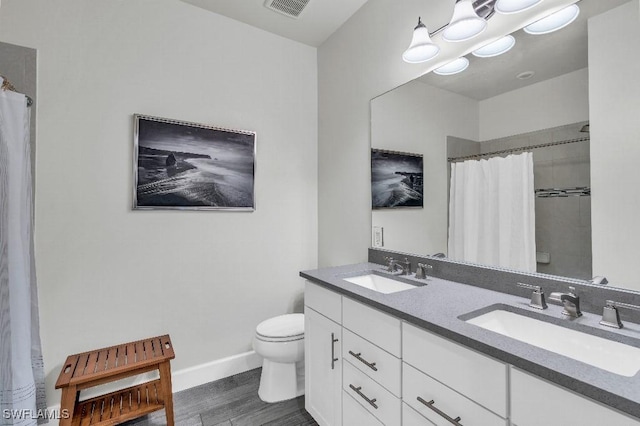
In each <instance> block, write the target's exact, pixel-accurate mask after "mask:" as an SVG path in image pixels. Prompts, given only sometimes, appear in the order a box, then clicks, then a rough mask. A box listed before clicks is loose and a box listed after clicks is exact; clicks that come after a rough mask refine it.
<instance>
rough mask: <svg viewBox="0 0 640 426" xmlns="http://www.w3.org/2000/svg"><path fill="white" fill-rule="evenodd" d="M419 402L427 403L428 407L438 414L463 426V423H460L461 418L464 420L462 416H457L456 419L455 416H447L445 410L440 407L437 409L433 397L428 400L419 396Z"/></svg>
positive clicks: (452, 422)
mask: <svg viewBox="0 0 640 426" xmlns="http://www.w3.org/2000/svg"><path fill="white" fill-rule="evenodd" d="M418 402H420V403H422V404H424V405H426V406H427V407H428V408H430V409H431V410H433V411H435V412H436V413H437V414H438V415H440V416H441V417H443V418H445V419H446V420H447V421H448V422H449V423H451V424H453V425H457V426H462V423H460V420H462V419H461V418H460V416H458V417H456V418H455V419H454V418H453V417H449V416H447V414H446V413H444V412H443V411H440V410H439V409H437V408H436V407H435V405H434V404H435V401H434V400H433V399H432V400H431V401H429V402H427V401H425V400H424V399H422V398H420V397H418Z"/></svg>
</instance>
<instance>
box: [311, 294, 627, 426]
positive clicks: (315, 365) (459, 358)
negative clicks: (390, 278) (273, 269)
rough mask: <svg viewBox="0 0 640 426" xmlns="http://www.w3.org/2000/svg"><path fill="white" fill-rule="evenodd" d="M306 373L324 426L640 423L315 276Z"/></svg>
mask: <svg viewBox="0 0 640 426" xmlns="http://www.w3.org/2000/svg"><path fill="white" fill-rule="evenodd" d="M305 374H306V378H305V380H306V381H305V391H306V397H305V398H306V400H305V408H306V409H307V411H308V412H309V413H310V414H311V415H312V416H313V418H314V419H315V420H316V421H317V422H318V423H319V424H320V425H321V426H342V425H344V426H360V425H367V426H369V425H371V426H381V425H382V426H396V425H397V426H399V425H402V426H418V425H426V426H431V425H436V426H448V425H451V424H461V425H479V426H493V425H495V426H509V425H512V426H540V425H550V426H555V425H581V426H591V425H593V426H601V425H615V426H640V420H638V419H635V418H631V417H629V416H627V415H625V414H622V413H620V412H618V411H615V410H614V409H611V408H609V407H606V406H604V405H602V404H600V403H598V402H596V401H593V400H591V399H588V398H585V397H583V396H581V395H578V394H576V393H574V392H572V391H569V390H567V389H565V388H562V387H559V386H557V385H555V384H552V383H550V382H547V381H545V380H542V379H540V378H538V377H535V376H532V375H530V374H528V373H524V372H523V371H521V370H518V369H517V368H515V367H513V366H510V365H508V364H505V363H503V362H500V361H497V360H495V359H493V358H491V357H489V356H487V355H485V354H482V353H479V352H476V351H475V350H472V349H469V348H467V347H465V346H463V345H460V344H458V343H455V342H453V341H450V340H448V339H446V338H443V337H440V336H438V335H436V334H434V333H431V332H429V331H426V330H424V329H422V328H420V327H416V326H414V325H412V324H409V323H407V322H405V321H402V320H400V319H399V318H396V317H394V316H392V315H389V314H387V313H385V312H382V311H380V310H377V309H374V308H372V307H370V306H368V305H365V304H362V303H359V302H356V301H354V300H352V299H350V298H348V297H343V296H341V295H340V294H338V293H336V292H333V291H331V290H328V289H326V288H324V287H321V286H318V285H315V284H313V283H310V282H307V284H306V287H305ZM458 418H459V420H456V419H458Z"/></svg>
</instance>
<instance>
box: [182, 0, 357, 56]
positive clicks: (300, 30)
mask: <svg viewBox="0 0 640 426" xmlns="http://www.w3.org/2000/svg"><path fill="white" fill-rule="evenodd" d="M182 1H183V2H185V3H189V4H192V5H194V6H198V7H201V8H202V9H205V10H208V11H211V12H214V13H217V14H220V15H224V16H227V17H229V18H232V19H235V20H236V21H240V22H244V23H246V24H249V25H251V26H254V27H257V28H261V29H263V30H265V31H268V32H270V33H274V34H278V35H280V36H282V37H286V38H289V39H291V40H295V41H299V42H300V43H304V44H308V45H310V46H314V47H318V46H320V45H321V44H322V43H324V41H325V40H326V39H327V38H329V36H330V35H331V34H333V33H334V32H335V31H336V30H337V29H338V28H340V26H342V24H344V23H345V22H346V21H347V20H348V19H349V18H350V17H351V16H352V15H353V14H354V13H356V11H357V10H358V9H360V7H361V6H362V5H363V4H365V3H366V2H367V0H310V1H309V3H308V4H307V6H306V7H305V9H304V10H303V11H302V13H301V14H300V16H299V17H298V18H290V17H288V16H285V15H282V14H280V13H278V12H274V11H273V10H271V9H267V8H266V7H265V6H264V3H265V0H182Z"/></svg>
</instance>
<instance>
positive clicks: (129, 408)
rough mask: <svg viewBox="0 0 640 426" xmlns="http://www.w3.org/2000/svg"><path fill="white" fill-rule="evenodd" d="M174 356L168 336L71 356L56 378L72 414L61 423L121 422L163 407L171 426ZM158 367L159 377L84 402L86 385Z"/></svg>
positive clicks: (63, 403)
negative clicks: (81, 394) (81, 398)
mask: <svg viewBox="0 0 640 426" xmlns="http://www.w3.org/2000/svg"><path fill="white" fill-rule="evenodd" d="M174 358H175V354H174V352H173V345H172V344H171V339H170V338H169V335H164V336H158V337H153V338H150V339H144V340H139V341H137V342H131V343H125V344H122V345H118V346H111V347H108V348H103V349H97V350H95V351H90V352H83V353H79V354H75V355H71V356H69V357H67V360H66V362H65V363H64V365H63V366H62V371H61V372H60V376H59V377H58V381H57V382H56V389H62V399H61V403H60V409H61V410H67V412H68V414H69V416H68V418H63V419H61V420H60V426H71V425H72V426H85V425H100V426H106V425H117V424H120V423H122V422H125V421H127V420H131V419H135V418H137V417H140V416H143V415H145V414H148V413H151V412H153V411H156V410H161V409H163V408H164V409H165V413H166V416H167V425H168V426H173V424H174V423H173V397H172V393H171V366H170V364H169V362H170V361H171V360H172V359H174ZM154 370H158V372H159V373H160V378H159V379H158V380H152V381H150V382H147V383H144V384H141V385H137V386H132V387H130V388H127V389H122V390H119V391H117V392H112V393H109V394H106V395H102V396H100V397H97V398H91V399H88V400H86V401H80V391H81V390H83V389H87V388H90V387H93V386H98V385H102V384H105V383H109V382H113V381H116V380H121V379H124V378H126V377H130V376H134V375H137V374H142V373H146V372H149V371H154ZM61 412H62V413H64V411H61Z"/></svg>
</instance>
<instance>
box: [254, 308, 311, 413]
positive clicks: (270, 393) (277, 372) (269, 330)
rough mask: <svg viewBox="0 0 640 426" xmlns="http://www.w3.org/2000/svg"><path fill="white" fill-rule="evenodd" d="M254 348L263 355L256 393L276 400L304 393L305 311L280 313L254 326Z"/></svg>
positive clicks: (273, 400) (271, 400) (265, 399)
mask: <svg viewBox="0 0 640 426" xmlns="http://www.w3.org/2000/svg"><path fill="white" fill-rule="evenodd" d="M253 349H254V350H255V351H256V353H257V354H258V355H260V356H262V357H263V358H264V360H263V362H262V375H261V376H260V387H259V388H258V396H259V397H260V399H261V400H263V401H264V402H278V401H284V400H287V399H291V398H295V397H298V396H300V395H302V394H303V393H304V314H288V315H280V316H277V317H274V318H270V319H268V320H265V321H262V322H261V323H260V324H258V326H257V327H256V334H255V336H254V338H253Z"/></svg>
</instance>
